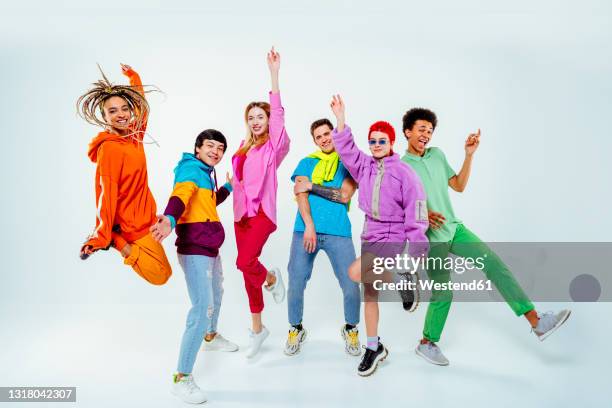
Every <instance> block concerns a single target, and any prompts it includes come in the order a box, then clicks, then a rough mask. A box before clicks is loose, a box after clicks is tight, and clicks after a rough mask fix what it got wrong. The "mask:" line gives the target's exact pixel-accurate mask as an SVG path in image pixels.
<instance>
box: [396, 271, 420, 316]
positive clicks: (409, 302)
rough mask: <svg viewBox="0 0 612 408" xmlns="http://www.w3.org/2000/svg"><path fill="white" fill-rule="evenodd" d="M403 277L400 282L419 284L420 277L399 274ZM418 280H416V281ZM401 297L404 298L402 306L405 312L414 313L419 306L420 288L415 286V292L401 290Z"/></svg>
mask: <svg viewBox="0 0 612 408" xmlns="http://www.w3.org/2000/svg"><path fill="white" fill-rule="evenodd" d="M399 275H400V276H401V277H402V280H401V281H400V282H404V281H405V282H415V283H416V282H417V281H418V275H416V274H414V275H412V274H410V273H401V274H399ZM415 278H416V279H415ZM398 292H399V295H400V297H401V298H402V306H403V307H404V310H405V311H407V312H414V311H415V310H416V309H417V306H418V305H419V289H418V286H415V290H410V289H408V288H406V289H399V290H398Z"/></svg>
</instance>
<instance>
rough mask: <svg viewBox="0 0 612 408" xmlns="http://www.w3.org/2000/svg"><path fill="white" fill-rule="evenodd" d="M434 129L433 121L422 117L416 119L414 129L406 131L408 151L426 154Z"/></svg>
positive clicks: (419, 154)
mask: <svg viewBox="0 0 612 408" xmlns="http://www.w3.org/2000/svg"><path fill="white" fill-rule="evenodd" d="M433 130H434V128H433V125H432V124H431V122H429V121H426V120H422V119H419V120H417V121H415V122H414V125H413V126H412V129H406V130H405V131H404V134H405V135H406V139H408V152H410V153H412V154H416V155H418V156H422V155H423V154H425V147H426V146H427V144H428V143H429V141H430V140H431V137H432V135H433Z"/></svg>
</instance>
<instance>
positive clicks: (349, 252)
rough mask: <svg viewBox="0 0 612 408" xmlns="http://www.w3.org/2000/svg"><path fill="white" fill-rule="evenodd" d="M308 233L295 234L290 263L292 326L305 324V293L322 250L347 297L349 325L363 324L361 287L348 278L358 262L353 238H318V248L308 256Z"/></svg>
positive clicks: (343, 293) (346, 310)
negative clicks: (306, 246)
mask: <svg viewBox="0 0 612 408" xmlns="http://www.w3.org/2000/svg"><path fill="white" fill-rule="evenodd" d="M303 239H304V233H303V232H294V233H293V240H292V241H291V254H290V259H289V267H288V270H289V291H288V294H287V303H288V305H289V324H291V325H296V324H300V323H302V317H303V315H304V290H306V284H307V283H308V281H309V280H310V276H311V275H312V266H313V263H314V260H315V258H316V256H317V254H318V253H319V250H323V251H325V253H326V254H327V257H328V258H329V260H330V262H331V264H332V268H333V270H334V274H335V275H336V279H338V283H339V284H340V288H341V289H342V295H343V296H344V320H345V321H346V323H348V324H352V325H357V324H358V323H359V309H360V306H361V297H360V292H359V284H357V283H356V282H353V281H352V280H351V278H349V276H348V268H349V266H350V265H351V263H352V262H353V261H354V260H355V258H356V256H355V247H354V246H353V240H352V239H351V238H349V237H339V236H336V235H328V234H317V247H316V249H315V251H314V252H313V253H311V254H309V253H308V252H306V250H305V249H304V244H303Z"/></svg>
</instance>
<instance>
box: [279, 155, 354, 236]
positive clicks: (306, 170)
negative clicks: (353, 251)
mask: <svg viewBox="0 0 612 408" xmlns="http://www.w3.org/2000/svg"><path fill="white" fill-rule="evenodd" d="M318 162H319V159H315V158H310V157H306V158H304V159H302V160H301V161H300V162H299V164H298V166H297V167H296V168H295V170H294V171H293V175H292V176H291V181H295V178H296V177H297V176H304V177H308V180H310V181H312V178H311V176H312V172H313V170H314V168H315V166H316V165H317V163H318ZM346 177H351V175H350V174H349V172H348V170H346V168H345V167H344V165H343V164H342V162H340V163H338V170H336V174H335V175H334V179H333V180H331V181H324V182H323V186H324V187H333V188H341V187H342V182H343V181H344V179H345V178H346ZM308 203H309V204H310V214H311V215H312V220H313V222H314V225H315V231H316V232H317V233H319V234H329V235H336V236H341V237H350V236H351V222H350V221H349V218H348V206H347V205H346V204H342V203H335V202H333V201H329V200H326V199H325V198H323V197H319V196H318V195H315V194H312V193H310V194H308ZM304 229H305V225H304V220H303V219H302V215H301V214H300V211H299V209H298V212H297V216H296V217H295V226H294V227H293V230H294V231H295V232H304Z"/></svg>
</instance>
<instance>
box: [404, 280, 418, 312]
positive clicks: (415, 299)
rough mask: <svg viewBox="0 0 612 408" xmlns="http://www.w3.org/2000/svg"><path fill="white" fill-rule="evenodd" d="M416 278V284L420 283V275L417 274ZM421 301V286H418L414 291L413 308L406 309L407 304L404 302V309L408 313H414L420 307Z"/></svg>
mask: <svg viewBox="0 0 612 408" xmlns="http://www.w3.org/2000/svg"><path fill="white" fill-rule="evenodd" d="M414 277H415V279H414V282H418V281H419V274H418V273H416V272H415V274H414ZM420 300H421V292H420V291H419V286H418V285H416V287H415V290H414V300H413V302H412V306H410V307H408V308H407V307H406V303H405V302H402V307H403V308H404V310H405V311H407V312H408V313H413V312H414V311H416V310H417V308H418V307H419V303H420Z"/></svg>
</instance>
